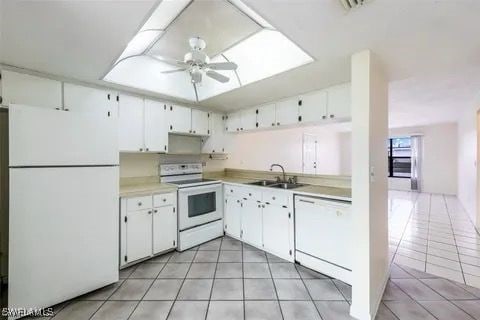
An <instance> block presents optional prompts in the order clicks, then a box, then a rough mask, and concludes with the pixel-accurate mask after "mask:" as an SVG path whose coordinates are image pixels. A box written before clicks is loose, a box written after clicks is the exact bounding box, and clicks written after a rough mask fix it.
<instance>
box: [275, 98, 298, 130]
mask: <svg viewBox="0 0 480 320" xmlns="http://www.w3.org/2000/svg"><path fill="white" fill-rule="evenodd" d="M275 118H276V121H277V126H283V125H289V124H294V123H297V122H298V99H297V98H295V99H288V100H282V101H279V102H277V103H276V107H275Z"/></svg>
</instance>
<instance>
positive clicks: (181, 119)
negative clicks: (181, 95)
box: [167, 105, 192, 133]
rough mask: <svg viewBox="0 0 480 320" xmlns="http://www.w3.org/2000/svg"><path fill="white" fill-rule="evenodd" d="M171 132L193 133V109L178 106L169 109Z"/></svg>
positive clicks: (171, 106)
mask: <svg viewBox="0 0 480 320" xmlns="http://www.w3.org/2000/svg"><path fill="white" fill-rule="evenodd" d="M167 111H169V112H167V113H168V120H169V130H170V132H177V133H191V130H192V109H190V108H187V107H182V106H178V105H170V106H169V107H168V108H167Z"/></svg>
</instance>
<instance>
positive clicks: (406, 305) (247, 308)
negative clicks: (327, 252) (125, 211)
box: [53, 238, 480, 320]
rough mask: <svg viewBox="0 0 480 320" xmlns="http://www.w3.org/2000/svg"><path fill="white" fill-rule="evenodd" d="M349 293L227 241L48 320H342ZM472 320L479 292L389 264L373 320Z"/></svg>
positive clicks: (144, 271) (176, 257)
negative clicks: (388, 279)
mask: <svg viewBox="0 0 480 320" xmlns="http://www.w3.org/2000/svg"><path fill="white" fill-rule="evenodd" d="M350 301H351V288H350V286H349V285H347V284H345V283H343V282H341V281H338V280H335V279H330V278H328V277H326V276H324V275H322V274H319V273H316V272H314V271H312V270H309V269H306V268H303V267H301V266H299V265H296V264H292V263H288V262H285V261H284V260H281V259H279V258H277V257H275V256H272V255H270V254H266V253H265V252H263V251H260V250H257V249H255V248H253V247H251V246H248V245H245V244H242V243H241V242H239V241H236V240H233V239H230V238H220V239H216V240H214V241H211V242H209V243H206V244H204V245H202V246H200V247H199V248H195V249H193V250H190V251H186V252H183V253H178V252H175V253H170V254H166V255H163V256H159V257H156V258H154V259H151V260H149V261H146V262H143V263H141V264H138V265H136V266H133V267H130V268H128V269H125V270H122V271H121V280H120V281H119V282H117V283H115V284H113V285H110V286H107V287H105V288H103V289H100V290H97V291H95V292H92V293H90V294H87V295H85V296H82V297H79V298H78V299H75V300H72V301H69V302H67V303H64V304H61V305H59V306H57V307H56V308H55V312H56V315H55V316H54V317H53V320H58V319H68V320H80V319H94V320H106V319H112V320H127V319H130V320H146V319H152V320H162V319H188V320H195V319H202V320H203V319H211V320H215V319H222V320H224V319H229V320H230V319H233V320H234V319H242V320H243V319H272V320H277V319H285V320H290V319H299V320H300V319H305V320H307V319H308V320H310V319H323V320H350V319H352V318H351V317H350V316H349V309H350ZM390 319H397V320H398V319H399V320H417V319H418V320H420V319H439V320H443V319H449V320H451V319H469V320H472V319H479V320H480V289H476V288H473V287H469V286H466V285H461V284H458V283H455V282H453V281H450V280H447V279H442V278H438V277H436V276H433V275H430V274H427V273H424V272H420V271H417V270H415V269H411V268H408V267H400V266H398V265H395V264H394V265H392V268H391V280H390V281H389V283H388V287H387V289H386V291H385V295H384V297H383V301H382V304H381V305H380V309H379V313H378V315H377V320H390Z"/></svg>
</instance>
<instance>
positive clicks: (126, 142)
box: [118, 94, 168, 153]
mask: <svg viewBox="0 0 480 320" xmlns="http://www.w3.org/2000/svg"><path fill="white" fill-rule="evenodd" d="M165 109H166V105H165V104H164V103H162V102H158V101H153V100H144V99H143V98H140V97H135V96H129V95H123V94H122V95H119V111H118V114H119V147H120V151H123V152H157V153H158V152H167V151H168V130H167V127H166V114H165V113H166V110H165Z"/></svg>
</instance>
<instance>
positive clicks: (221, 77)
mask: <svg viewBox="0 0 480 320" xmlns="http://www.w3.org/2000/svg"><path fill="white" fill-rule="evenodd" d="M206 74H207V76H209V77H210V78H212V79H214V80H217V81H220V82H222V83H225V82H228V80H230V78H229V77H225V76H224V75H223V74H220V73H218V72H216V71H212V70H208V71H207V72H206Z"/></svg>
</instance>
